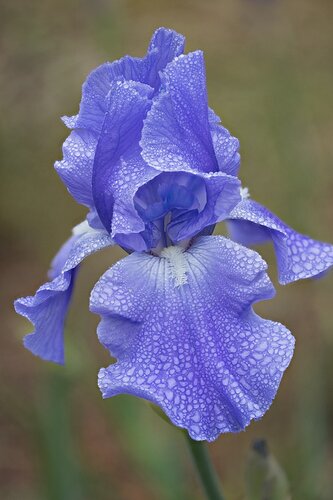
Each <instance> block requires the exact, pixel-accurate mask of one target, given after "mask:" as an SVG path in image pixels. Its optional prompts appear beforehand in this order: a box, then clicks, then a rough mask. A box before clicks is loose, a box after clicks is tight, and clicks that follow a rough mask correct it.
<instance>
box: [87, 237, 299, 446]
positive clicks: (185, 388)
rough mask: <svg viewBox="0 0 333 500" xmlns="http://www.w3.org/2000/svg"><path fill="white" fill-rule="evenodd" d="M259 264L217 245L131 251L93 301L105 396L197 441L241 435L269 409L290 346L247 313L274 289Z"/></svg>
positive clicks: (214, 240)
mask: <svg viewBox="0 0 333 500" xmlns="http://www.w3.org/2000/svg"><path fill="white" fill-rule="evenodd" d="M265 270H266V264H265V262H264V261H263V260H262V259H261V258H260V256H259V255H258V254H257V253H256V252H253V251H252V250H249V249H247V248H245V247H242V246H240V245H237V244H235V243H233V242H232V241H230V240H228V239H226V238H223V237H212V236H208V237H200V238H198V239H197V240H196V242H195V243H194V244H193V245H192V246H191V247H190V248H189V249H188V250H187V251H186V252H184V251H182V249H181V248H180V247H168V248H166V249H165V250H164V251H162V253H161V256H160V257H156V256H152V255H148V254H139V253H133V254H131V255H130V256H128V257H126V258H125V259H123V260H121V261H120V262H118V263H117V264H116V265H115V266H113V267H112V268H111V269H110V270H109V271H107V272H106V273H105V274H104V276H102V278H101V279H100V281H99V282H98V283H97V285H96V286H95V288H94V290H93V292H92V295H91V303H90V307H91V310H92V311H93V312H95V313H97V314H99V315H101V317H102V321H101V323H100V325H99V327H98V335H99V339H100V341H101V343H102V344H103V345H104V346H105V347H106V348H107V349H109V350H110V353H111V355H112V356H114V357H116V358H117V359H118V361H117V362H116V363H115V364H113V365H111V366H109V367H108V368H106V369H102V370H101V371H100V374H99V386H100V389H101V391H102V394H103V397H105V398H106V397H111V396H114V395H116V394H120V393H129V394H133V395H135V396H138V397H142V398H145V399H148V400H150V401H152V402H154V403H155V404H157V405H159V406H160V407H161V408H162V409H163V411H164V412H165V413H166V414H167V416H168V417H169V418H170V420H171V421H172V422H173V423H174V424H175V425H177V426H179V427H183V428H185V429H187V430H188V432H189V434H190V436H191V437H192V438H193V439H196V440H208V441H212V440H214V439H216V438H217V436H218V435H219V434H220V433H222V432H237V431H240V430H242V429H244V428H245V427H246V426H247V425H248V424H249V422H250V420H251V419H259V418H260V417H261V416H262V415H263V414H264V413H265V411H266V410H267V409H268V407H269V406H270V404H271V402H272V400H273V398H274V396H275V393H276V391H277V388H278V386H279V383H280V380H281V377H282V374H283V371H284V370H285V369H286V368H287V366H288V364H289V362H290V360H291V357H292V353H293V346H294V339H293V337H292V336H291V334H290V333H289V332H288V330H287V329H286V328H285V327H284V326H282V325H281V324H279V323H275V322H272V321H268V320H264V319H262V318H260V317H259V316H257V315H256V314H255V313H254V311H253V310H252V305H253V304H254V303H255V302H257V301H260V300H263V299H268V298H271V297H272V296H273V295H274V288H273V286H272V284H271V282H270V281H269V279H268V277H267V275H266V272H265Z"/></svg>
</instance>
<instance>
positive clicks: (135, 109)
mask: <svg viewBox="0 0 333 500" xmlns="http://www.w3.org/2000/svg"><path fill="white" fill-rule="evenodd" d="M151 93H152V89H151V87H149V86H148V85H144V84H141V83H137V82H133V81H128V82H120V81H117V82H114V84H113V87H112V95H113V98H112V100H111V102H110V108H109V110H108V112H107V114H106V115H105V119H104V124H103V129H102V132H101V136H100V138H99V141H98V145H97V149H96V154H95V160H94V168H93V178H92V189H93V197H94V202H95V206H96V210H97V212H98V214H99V217H100V219H101V221H102V222H103V224H104V226H105V228H106V230H107V231H109V232H111V223H112V216H113V207H114V201H115V191H116V190H117V187H116V186H115V180H116V176H117V173H118V172H117V169H116V166H117V165H119V163H120V162H121V159H122V157H123V156H124V155H126V156H127V157H128V156H129V157H130V156H131V155H132V153H133V151H134V149H137V148H138V142H139V138H140V135H141V129H142V124H143V119H144V118H145V116H146V114H147V111H148V109H149V107H150V100H149V97H150V96H151ZM129 180H130V179H127V178H126V176H125V177H123V178H122V182H123V183H126V182H128V181H129Z"/></svg>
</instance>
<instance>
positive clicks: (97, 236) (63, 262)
mask: <svg viewBox="0 0 333 500" xmlns="http://www.w3.org/2000/svg"><path fill="white" fill-rule="evenodd" d="M110 245H113V241H112V240H111V238H110V236H109V235H108V234H107V233H106V232H105V231H104V232H102V231H98V232H97V231H96V232H93V233H89V232H88V233H86V234H83V235H81V236H72V237H71V238H70V239H69V240H68V241H67V242H66V243H65V245H64V246H63V247H62V248H61V249H60V251H59V252H58V254H57V255H56V257H55V258H54V260H53V263H52V268H51V271H50V273H49V274H50V277H51V278H52V281H50V282H49V283H45V284H44V285H42V286H41V287H40V288H39V289H38V290H37V292H36V294H35V295H34V296H32V297H24V298H20V299H17V300H16V301H15V304H14V305H15V310H16V312H17V313H18V314H21V315H22V316H24V317H26V318H28V319H29V320H30V321H31V323H33V325H34V326H35V331H34V332H32V333H30V334H28V335H26V336H25V338H24V345H25V347H27V348H28V349H29V350H30V351H31V352H32V353H33V354H35V355H36V356H39V357H41V358H42V359H45V360H47V361H53V362H54V363H59V364H63V363H64V322H65V318H66V315H67V311H68V306H69V303H70V299H71V296H72V291H73V286H74V280H75V274H76V271H77V268H78V265H79V264H80V262H81V261H82V260H83V259H84V258H85V257H87V256H88V255H90V254H92V253H94V252H96V251H97V250H100V249H101V248H105V247H107V246H110Z"/></svg>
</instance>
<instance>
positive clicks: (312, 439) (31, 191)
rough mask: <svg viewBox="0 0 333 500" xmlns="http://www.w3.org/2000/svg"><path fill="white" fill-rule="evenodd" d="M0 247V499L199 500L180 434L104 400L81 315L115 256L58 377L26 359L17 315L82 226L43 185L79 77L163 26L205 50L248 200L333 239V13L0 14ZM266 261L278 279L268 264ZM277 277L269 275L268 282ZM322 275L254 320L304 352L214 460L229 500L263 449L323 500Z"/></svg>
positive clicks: (123, 9) (51, 178)
mask: <svg viewBox="0 0 333 500" xmlns="http://www.w3.org/2000/svg"><path fill="white" fill-rule="evenodd" d="M0 11H1V12H0V28H1V29H0V54H1V56H0V95H1V99H0V111H1V113H0V120H1V124H0V151H1V153H0V154H1V180H2V182H1V188H2V192H1V196H0V221H1V225H2V231H3V233H4V237H3V238H2V244H1V247H0V252H1V280H2V294H1V300H2V301H3V306H2V307H1V311H2V322H1V325H2V335H1V340H2V347H1V357H2V359H1V365H0V370H1V379H0V380H1V383H0V404H1V410H0V425H1V434H0V479H1V481H0V498H1V499H3V500H17V499H18V498H19V499H20V500H44V499H45V500H53V499H57V500H66V499H67V498H68V499H69V498H70V499H71V500H76V499H80V500H81V499H82V500H85V499H90V498H95V499H98V500H104V499H105V500H106V499H111V498H112V499H117V500H118V499H119V500H125V499H126V500H141V499H144V500H150V499H156V498H158V499H161V500H180V499H185V500H186V499H191V500H195V499H199V498H202V494H201V491H200V489H199V485H198V483H197V482H196V480H195V477H194V473H193V470H192V467H191V463H190V461H189V460H188V454H187V449H186V446H185V444H184V443H183V436H182V434H181V433H177V432H176V431H175V430H174V429H173V428H171V427H170V426H169V425H167V424H166V423H164V422H163V421H162V420H161V419H159V418H158V417H157V416H156V415H155V414H154V413H153V412H152V411H151V409H150V408H149V407H148V405H147V404H145V402H144V401H142V400H138V399H134V398H131V397H129V396H120V397H117V398H114V399H112V400H107V401H102V400H101V396H100V394H99V391H98V389H97V387H96V374H97V371H98V369H99V367H101V366H106V365H107V364H108V363H109V357H108V354H107V352H106V351H104V350H103V348H102V347H101V346H100V345H99V344H98V342H97V340H96V336H95V330H96V325H97V318H95V317H94V316H93V315H91V314H89V311H88V296H89V290H90V289H91V287H92V285H93V284H94V282H95V281H96V280H97V279H98V277H99V276H100V275H101V274H102V272H104V271H105V269H106V268H107V267H109V266H110V265H111V264H112V263H113V262H115V260H117V259H119V258H120V257H121V256H122V255H123V253H122V252H121V251H120V250H117V251H115V250H106V251H104V252H102V253H101V254H99V255H98V256H93V257H91V258H90V259H89V262H88V264H87V265H85V266H82V270H81V273H80V276H79V280H78V286H77V289H76V293H75V298H74V301H73V307H72V310H71V313H70V317H69V320H68V324H67V339H68V340H67V348H68V349H67V364H66V367H64V368H62V367H53V366H49V365H48V364H46V363H43V362H41V361H40V360H38V359H36V358H34V357H33V356H31V355H30V354H29V353H28V352H26V351H25V350H24V349H23V347H22V346H21V342H20V339H21V337H22V336H23V334H24V333H26V332H28V331H29V329H30V326H29V325H28V324H27V323H26V322H25V321H24V320H23V319H22V318H20V317H17V316H15V315H14V313H13V309H12V306H11V303H12V300H13V299H14V298H15V297H16V296H18V295H26V294H29V293H33V292H34V290H35V289H36V288H37V287H38V286H39V285H40V284H41V283H42V282H43V280H44V279H45V275H46V270H47V267H48V263H49V261H50V259H51V258H52V256H53V254H54V253H55V251H56V249H57V248H58V247H59V246H60V244H61V243H62V241H63V240H64V239H65V238H66V237H67V236H68V234H69V232H70V230H71V228H72V227H73V226H74V225H75V224H77V223H78V222H80V220H82V219H83V217H84V214H85V211H84V209H83V208H82V207H79V206H77V205H76V204H75V203H74V201H73V200H71V198H70V196H68V195H67V193H66V190H65V188H64V187H63V186H62V184H61V182H60V180H59V179H58V178H57V176H56V174H55V172H54V171H53V169H52V164H53V162H54V161H55V160H56V159H59V158H61V144H62V142H63V140H64V139H65V137H66V135H67V130H66V128H65V127H64V126H63V125H62V123H61V122H60V120H59V116H60V115H62V114H72V113H75V112H76V110H77V108H78V104H79V100H80V92H81V84H82V82H83V80H84V78H85V76H86V75H87V73H88V72H89V71H90V70H91V69H92V68H94V67H96V66H97V65H98V64H100V63H102V62H104V61H105V60H113V59H115V58H118V57H121V56H122V55H124V54H125V53H131V54H133V55H142V54H143V53H144V51H145V48H146V45H147V43H148V40H149V38H150V36H151V33H152V31H153V30H154V29H155V28H156V27H158V26H169V27H172V28H174V29H176V30H178V31H180V32H183V33H184V34H185V35H186V36H187V50H194V49H196V48H202V49H203V50H204V51H205V56H206V64H207V77H208V90H209V99H210V105H211V106H212V107H213V108H214V109H215V111H216V112H217V113H218V114H220V115H221V116H222V119H223V123H224V124H225V125H226V126H227V127H228V128H229V129H230V130H231V131H232V132H233V133H234V134H235V135H237V137H239V138H240V141H241V153H242V159H243V162H242V170H241V176H242V179H243V182H244V185H247V186H249V188H250V192H251V194H252V196H253V197H254V198H256V199H257V200H258V201H260V202H261V203H264V204H266V205H268V206H269V207H270V208H271V209H272V210H273V211H275V212H276V213H277V214H278V215H279V216H281V217H282V218H283V219H284V220H286V221H288V222H289V223H290V224H291V225H293V226H294V227H295V228H296V229H298V230H300V231H303V232H305V233H308V234H311V235H312V236H313V237H316V238H318V239H322V240H328V241H333V234H332V227H333V201H332V188H333V174H332V160H333V147H332V134H333V112H332V104H331V103H332V101H333V66H332V51H333V31H332V27H331V24H332V16H333V3H332V2H330V1H329V0H317V1H314V0H312V1H310V0H294V1H293V2H290V0H289V1H288V0H230V1H229V2H228V1H222V0H206V1H205V2H203V1H199V0H183V1H179V0H178V1H176V0H169V1H168V2H165V1H163V0H155V1H154V2H151V1H149V2H148V0H66V1H65V0H57V1H55V0H44V1H41V0H11V1H9V0H7V1H6V0H2V1H0ZM264 256H265V258H266V259H267V260H268V261H269V263H270V264H271V267H270V269H272V268H273V263H274V261H273V257H272V252H271V249H269V248H267V249H265V250H264ZM271 275H272V278H273V279H275V273H274V271H273V272H271ZM332 294H333V281H332V276H331V277H327V278H325V279H324V280H322V281H320V282H317V281H309V282H302V283H298V284H295V285H294V286H289V287H286V288H284V289H283V290H281V293H280V287H278V294H277V297H276V299H274V300H273V301H269V302H265V303H263V304H259V305H258V308H257V309H258V311H260V313H261V314H262V315H263V316H265V317H268V318H272V319H274V320H278V321H281V322H282V323H285V324H286V325H287V326H288V327H289V328H290V329H291V330H292V332H293V333H294V334H295V336H296V337H297V344H296V353H295V357H294V360H293V362H292V365H291V367H290V368H289V369H288V370H287V373H286V375H285V377H284V379H283V381H282V384H281V388H280V390H279V393H278V396H277V398H276V401H275V402H274V404H273V407H272V408H271V410H270V411H269V412H268V413H267V415H266V416H265V418H264V419H263V420H262V421H260V422H256V423H253V424H252V425H251V426H250V427H249V429H248V430H247V431H246V432H244V433H241V434H237V435H226V436H222V437H221V438H220V439H218V440H217V441H216V442H215V443H214V444H212V445H211V446H210V449H211V452H212V456H213V459H214V461H215V463H216V465H217V468H218V472H219V474H220V476H221V479H222V484H223V486H224V491H225V494H226V497H227V498H228V499H231V500H232V499H235V500H238V499H242V498H244V496H245V486H244V483H245V482H244V481H243V480H241V478H244V477H245V463H246V456H247V449H248V448H249V446H250V443H251V442H252V440H253V439H254V438H255V437H256V436H257V435H260V436H265V438H266V439H267V441H268V442H269V443H270V447H271V449H273V450H274V454H275V456H276V457H277V460H278V462H279V463H280V464H281V466H282V468H283V470H284V471H285V473H286V476H287V477H288V481H289V484H290V489H291V495H292V498H293V499H295V500H317V499H319V500H329V499H331V498H332V496H333V484H332V477H333V475H332V466H333V444H332V431H333V429H332V421H333V419H332V416H333V377H332V355H333V335H332Z"/></svg>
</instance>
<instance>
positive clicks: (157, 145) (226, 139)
mask: <svg viewBox="0 0 333 500" xmlns="http://www.w3.org/2000/svg"><path fill="white" fill-rule="evenodd" d="M161 80H162V85H163V89H164V91H162V92H161V93H160V95H159V96H158V97H157V98H156V99H155V101H154V103H153V106H152V109H151V110H150V111H149V113H148V115H147V118H146V120H145V125H144V128H143V132H142V139H141V142H140V144H141V147H142V150H143V151H142V155H143V158H144V159H145V160H146V162H147V163H148V164H149V165H150V166H152V167H154V168H157V169H159V170H171V169H172V170H184V169H192V170H197V171H202V172H214V171H218V170H221V171H223V172H226V173H233V172H234V171H235V170H236V168H235V165H236V164H237V163H239V157H238V156H237V155H238V153H237V150H238V141H237V139H235V138H233V137H231V136H230V134H229V132H227V131H226V129H224V128H223V127H221V126H219V125H217V123H216V121H217V120H218V117H217V116H216V115H215V113H214V112H213V111H212V110H210V109H209V108H208V103H207V91H206V76H205V67H204V59H203V54H202V52H201V51H196V52H192V53H190V54H187V55H182V56H180V57H178V58H176V59H174V60H173V61H172V62H171V63H169V64H168V66H167V67H166V69H165V70H164V71H163V72H162V75H161ZM212 133H213V137H212ZM213 142H214V144H215V149H214V144H213ZM234 164H235V165H234Z"/></svg>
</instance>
